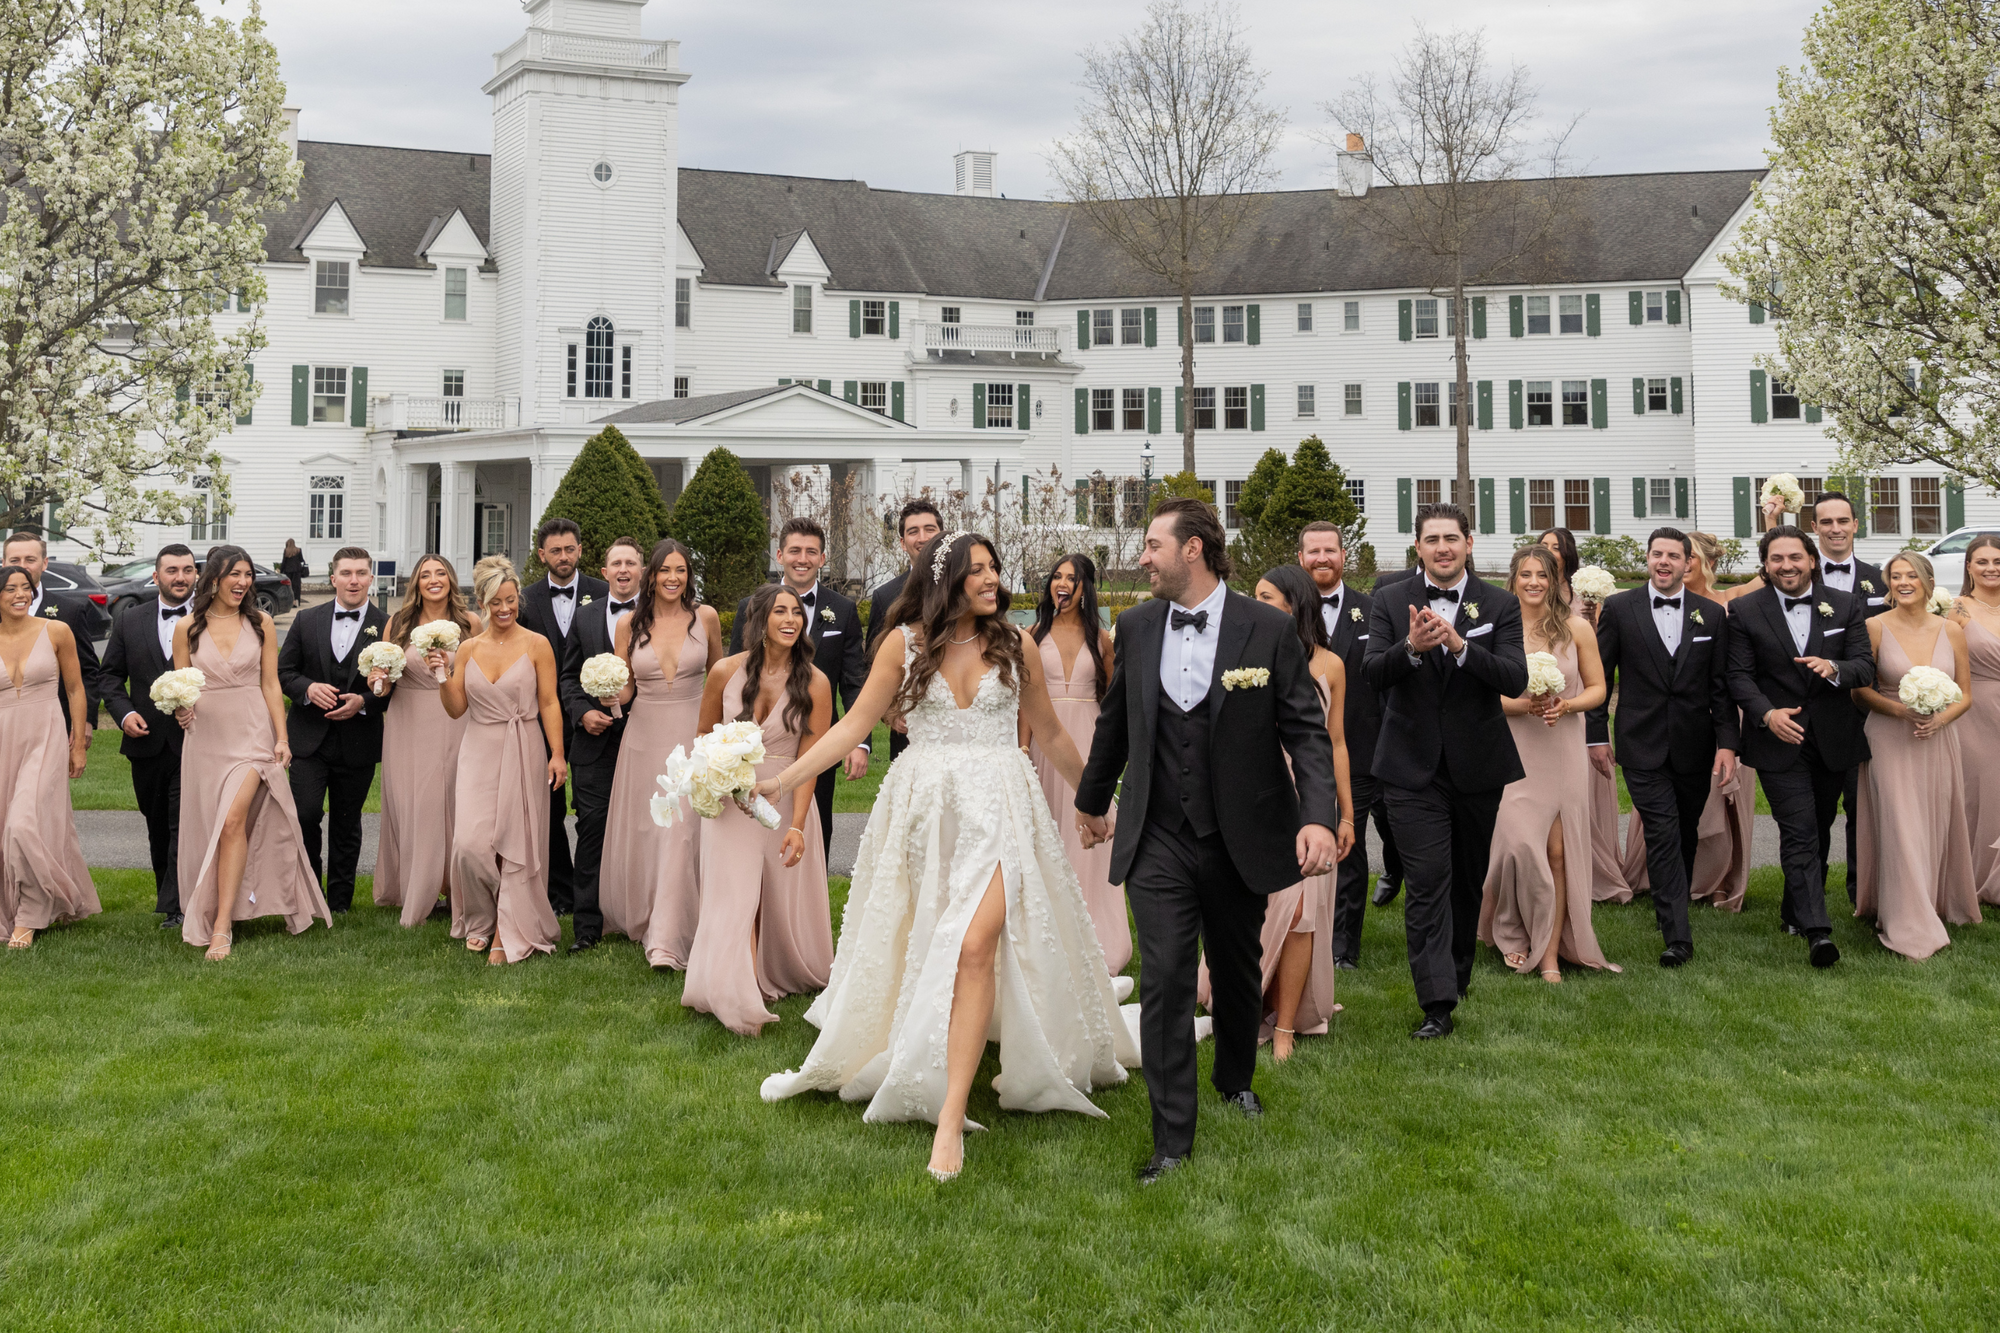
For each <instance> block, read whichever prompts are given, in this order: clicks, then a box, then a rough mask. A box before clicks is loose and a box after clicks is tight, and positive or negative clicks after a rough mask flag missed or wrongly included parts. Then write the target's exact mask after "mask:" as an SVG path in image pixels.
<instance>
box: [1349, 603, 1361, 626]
mask: <svg viewBox="0 0 2000 1333" xmlns="http://www.w3.org/2000/svg"><path fill="white" fill-rule="evenodd" d="M1347 618H1348V619H1349V620H1352V621H1353V622H1354V623H1355V624H1357V625H1358V624H1360V623H1361V608H1360V607H1358V606H1354V607H1349V608H1348V611H1347Z"/></svg>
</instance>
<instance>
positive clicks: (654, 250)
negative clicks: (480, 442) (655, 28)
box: [483, 0, 688, 425]
mask: <svg viewBox="0 0 2000 1333" xmlns="http://www.w3.org/2000/svg"><path fill="white" fill-rule="evenodd" d="M521 7H522V8H523V9H524V10H526V11H527V14H528V30H527V32H526V33H524V34H523V35H522V36H521V39H520V40H519V41H517V42H515V43H514V44H513V45H512V46H510V47H508V48H507V49H506V50H504V51H502V52H500V53H499V54H497V55H495V56H494V57H493V78H492V79H491V80H490V81H489V82H488V83H487V84H486V86H485V88H484V90H483V91H485V92H486V93H488V94H490V95H491V96H492V98H493V185H492V189H493V201H492V232H493V235H492V253H493V262H494V263H495V265H496V266H497V267H498V268H499V271H500V272H499V278H500V281H499V289H500V290H499V310H498V318H497V328H496V331H495V337H496V357H495V363H496V364H495V369H496V378H497V380H498V384H497V386H496V387H497V388H498V390H499V392H500V393H501V394H502V395H503V396H507V397H515V396H518V397H519V399H520V402H521V424H522V425H550V424H555V423H558V422H563V421H578V422H580V421H589V420H592V419H594V418H597V417H600V416H604V415H606V414H608V413H611V412H614V411H618V410H619V409H621V408H623V407H626V406H629V405H630V404H631V403H635V402H647V401H651V400H653V399H657V398H666V397H669V396H671V394H672V378H671V377H672V374H673V364H674V342H673V338H674V270H675V265H676V260H677V255H676V227H675V215H676V207H675V206H676V202H677V190H676V187H677V176H676V170H677V168H678V165H679V149H678V145H677V142H676V135H677V131H678V128H679V127H678V122H677V117H678V114H679V111H678V102H679V97H680V86H681V85H682V84H683V83H686V82H687V79H688V76H687V75H686V74H685V73H683V72H682V71H680V70H679V69H677V68H675V56H676V53H677V51H678V49H679V46H680V43H678V42H672V41H648V40H646V39H645V38H643V37H641V36H640V35H639V14H640V11H641V10H642V9H644V8H645V7H646V0H522V5H521Z"/></svg>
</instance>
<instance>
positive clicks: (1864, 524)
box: [1847, 477, 1868, 537]
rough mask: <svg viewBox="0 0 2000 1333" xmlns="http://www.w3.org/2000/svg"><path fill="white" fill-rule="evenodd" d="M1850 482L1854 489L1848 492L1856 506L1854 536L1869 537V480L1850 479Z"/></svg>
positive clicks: (1860, 478)
mask: <svg viewBox="0 0 2000 1333" xmlns="http://www.w3.org/2000/svg"><path fill="white" fill-rule="evenodd" d="M1848 481H1849V483H1850V484H1851V485H1852V486H1853V489H1852V490H1850V491H1848V492H1847V494H1848V495H1849V496H1850V497H1851V501H1852V503H1853V505H1854V535H1855V536H1857V537H1866V536H1867V535H1868V478H1866V477H1850V478H1848Z"/></svg>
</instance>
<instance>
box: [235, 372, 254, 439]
mask: <svg viewBox="0 0 2000 1333" xmlns="http://www.w3.org/2000/svg"><path fill="white" fill-rule="evenodd" d="M243 378H244V379H246V380H248V381H249V382H250V384H255V383H256V382H257V367H255V366H245V367H243ZM245 392H246V393H247V392H248V385H246V386H245ZM250 412H251V409H250V407H249V405H248V404H245V406H244V408H243V410H242V411H241V412H240V413H238V414H237V417H236V424H237V425H239V426H247V425H249V424H250Z"/></svg>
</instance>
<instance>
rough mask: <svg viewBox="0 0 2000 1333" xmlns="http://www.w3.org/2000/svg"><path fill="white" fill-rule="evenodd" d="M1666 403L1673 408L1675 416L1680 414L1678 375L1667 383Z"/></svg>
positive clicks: (1679, 383) (1679, 380)
mask: <svg viewBox="0 0 2000 1333" xmlns="http://www.w3.org/2000/svg"><path fill="white" fill-rule="evenodd" d="M1667 403H1668V405H1669V406H1670V407H1672V408H1673V410H1674V415H1675V416H1679V415H1680V414H1681V377H1680V376H1679V375H1676V376H1674V377H1673V378H1672V379H1670V380H1668V381H1667Z"/></svg>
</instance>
